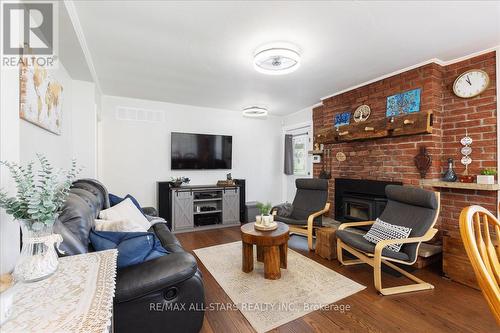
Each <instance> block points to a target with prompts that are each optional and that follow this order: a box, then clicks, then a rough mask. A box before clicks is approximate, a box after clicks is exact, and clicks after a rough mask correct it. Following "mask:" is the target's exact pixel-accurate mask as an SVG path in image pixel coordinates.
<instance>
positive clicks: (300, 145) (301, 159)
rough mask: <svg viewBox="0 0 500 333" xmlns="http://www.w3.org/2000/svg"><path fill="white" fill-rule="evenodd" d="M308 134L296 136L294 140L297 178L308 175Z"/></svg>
mask: <svg viewBox="0 0 500 333" xmlns="http://www.w3.org/2000/svg"><path fill="white" fill-rule="evenodd" d="M308 140H309V137H308V135H307V134H300V135H295V136H294V137H293V139H292V146H293V174H294V175H296V176H305V175H307V142H308Z"/></svg>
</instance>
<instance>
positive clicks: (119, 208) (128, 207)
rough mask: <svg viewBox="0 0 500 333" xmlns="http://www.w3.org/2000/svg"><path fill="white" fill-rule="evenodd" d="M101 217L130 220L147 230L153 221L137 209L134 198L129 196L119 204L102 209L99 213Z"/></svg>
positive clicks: (113, 219) (103, 218) (104, 218)
mask: <svg viewBox="0 0 500 333" xmlns="http://www.w3.org/2000/svg"><path fill="white" fill-rule="evenodd" d="M99 218H100V219H102V220H112V221H118V220H130V221H131V222H132V223H134V224H136V225H139V226H141V227H143V228H145V229H146V230H148V229H149V228H150V227H151V223H149V221H148V219H147V218H146V217H145V216H144V215H143V214H142V213H141V212H140V211H139V209H137V207H136V206H135V205H134V203H133V202H132V200H130V199H129V198H127V199H125V200H123V201H122V202H120V203H119V204H117V205H115V206H113V207H111V208H108V209H105V210H101V212H100V213H99Z"/></svg>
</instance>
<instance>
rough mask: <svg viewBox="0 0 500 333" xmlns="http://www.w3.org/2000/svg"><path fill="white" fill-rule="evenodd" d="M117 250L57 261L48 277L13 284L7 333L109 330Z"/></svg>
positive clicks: (5, 332) (5, 328) (98, 332)
mask: <svg viewBox="0 0 500 333" xmlns="http://www.w3.org/2000/svg"><path fill="white" fill-rule="evenodd" d="M117 253H118V252H117V250H107V251H100V252H92V253H86V254H80V255H75V256H69V257H64V258H60V259H59V267H58V269H57V271H56V272H55V273H54V274H53V275H52V276H50V277H48V278H46V279H44V280H41V281H37V282H31V283H16V284H15V285H14V286H13V287H12V288H15V290H14V303H13V306H12V315H11V316H10V318H9V319H8V320H7V321H6V322H5V323H4V324H3V325H2V326H1V327H0V331H1V332H2V333H8V332H95V333H103V332H107V331H109V330H110V327H111V321H112V312H113V297H114V295H115V277H116V256H117Z"/></svg>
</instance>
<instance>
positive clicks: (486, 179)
mask: <svg viewBox="0 0 500 333" xmlns="http://www.w3.org/2000/svg"><path fill="white" fill-rule="evenodd" d="M476 182H477V183H478V184H488V185H491V184H495V176H493V175H478V176H477V177H476Z"/></svg>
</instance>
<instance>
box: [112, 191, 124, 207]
mask: <svg viewBox="0 0 500 333" xmlns="http://www.w3.org/2000/svg"><path fill="white" fill-rule="evenodd" d="M108 197H109V205H110V206H111V207H113V206H116V205H118V204H119V203H120V202H122V201H123V200H124V199H125V198H122V197H119V196H117V195H115V194H112V193H109V194H108Z"/></svg>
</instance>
